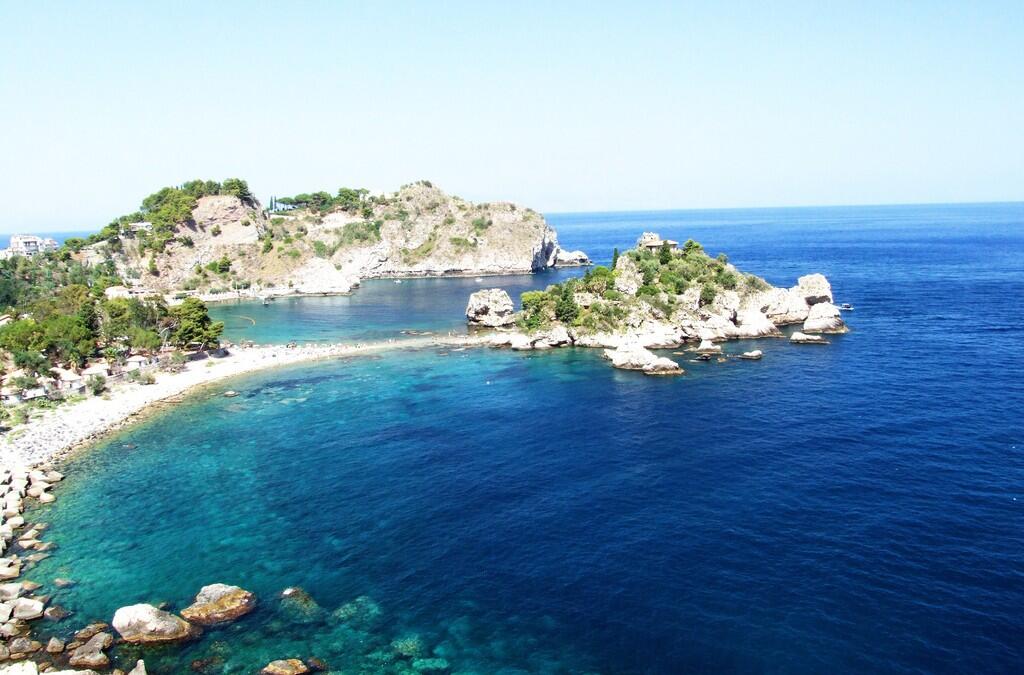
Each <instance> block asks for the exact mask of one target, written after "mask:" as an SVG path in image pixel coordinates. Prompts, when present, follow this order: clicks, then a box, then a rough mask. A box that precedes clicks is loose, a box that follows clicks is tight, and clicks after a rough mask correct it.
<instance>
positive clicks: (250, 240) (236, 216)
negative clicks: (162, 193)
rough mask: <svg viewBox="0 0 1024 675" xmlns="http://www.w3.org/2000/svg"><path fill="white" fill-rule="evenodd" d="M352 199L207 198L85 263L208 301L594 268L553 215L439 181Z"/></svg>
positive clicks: (141, 226)
mask: <svg viewBox="0 0 1024 675" xmlns="http://www.w3.org/2000/svg"><path fill="white" fill-rule="evenodd" d="M351 192H352V194H353V195H354V196H353V197H352V199H351V200H349V201H342V200H337V199H334V200H332V196H331V195H329V194H327V193H318V194H317V195H314V196H315V197H317V199H316V200H314V201H313V202H311V203H307V202H302V205H301V206H300V207H298V208H294V209H292V210H289V211H281V212H275V213H268V212H266V211H264V209H263V208H262V207H261V206H260V204H259V202H258V201H256V199H255V198H254V197H252V196H246V197H244V198H243V197H237V196H232V195H229V194H213V195H208V196H202V197H199V198H198V199H196V200H195V201H194V203H195V206H194V208H193V209H192V211H191V216H190V217H185V218H184V219H183V220H181V221H180V222H177V223H176V224H174V225H173V232H167V231H166V227H167V226H166V224H165V225H164V226H163V228H164V229H163V230H162V231H161V233H160V234H159V236H158V235H157V234H156V231H155V229H154V226H153V225H152V224H151V223H147V222H139V223H133V222H129V223H125V224H123V225H121V226H120V229H119V230H118V231H117V232H115V233H109V232H108V233H107V235H106V236H107V239H106V240H105V241H103V242H100V243H96V244H93V245H90V246H87V247H85V248H84V249H82V250H81V252H80V253H78V257H79V258H80V259H81V260H82V261H83V262H88V263H91V264H100V263H103V262H104V261H105V260H108V259H109V260H111V261H113V262H114V263H115V266H116V267H117V270H118V272H119V274H120V276H121V277H122V278H124V279H125V280H126V282H125V283H127V284H130V285H131V292H135V293H140V294H143V293H146V292H161V293H173V292H196V293H200V294H202V295H204V297H207V298H208V299H215V297H216V296H217V295H230V294H231V293H236V294H238V293H241V294H246V293H248V294H259V295H278V294H291V293H305V294H336V293H347V292H349V291H351V290H352V289H353V288H355V287H356V286H357V285H358V284H359V280H360V279H365V278H378V277H398V276H444V275H484V274H509V273H529V272H536V271H539V270H543V269H546V268H549V267H555V266H574V265H587V264H589V263H590V261H589V259H588V258H587V256H586V254H585V253H583V252H582V251H566V250H564V249H562V248H561V246H560V245H559V243H558V236H557V234H556V233H555V231H554V230H553V229H552V228H551V227H550V226H549V225H548V224H547V222H546V221H545V220H544V217H543V216H542V215H540V214H539V213H537V212H536V211H534V210H532V209H529V208H524V207H521V206H517V205H516V204H511V203H508V202H494V203H486V204H474V203H472V202H468V201H466V200H464V199H461V198H459V197H455V196H452V195H449V194H446V193H445V192H443V191H442V190H440V189H438V188H436V187H434V186H433V185H432V184H430V183H429V182H427V181H421V182H418V183H413V184H410V185H406V186H403V187H402V188H401V189H399V190H398V191H397V192H395V193H392V194H390V195H380V196H377V197H371V196H369V195H367V194H365V191H351ZM319 195H323V196H319ZM307 196H308V195H307ZM150 199H152V197H151V198H150ZM150 199H147V202H148V201H150ZM325 199H326V201H325ZM289 201H290V202H294V200H289ZM186 216H187V212H186ZM145 217H148V214H147V213H146V212H145V211H143V212H140V213H138V214H135V218H137V219H138V220H141V219H143V218H145ZM128 220H132V218H131V217H128ZM172 234H173V236H172ZM239 289H241V290H239Z"/></svg>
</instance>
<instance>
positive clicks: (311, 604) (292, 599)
mask: <svg viewBox="0 0 1024 675" xmlns="http://www.w3.org/2000/svg"><path fill="white" fill-rule="evenodd" d="M280 610H281V613H282V614H284V617H285V618H286V619H288V620H289V621H291V622H292V623H300V624H306V623H317V622H318V621H322V620H323V619H324V616H325V614H326V613H325V612H324V609H323V607H321V606H320V605H318V604H317V602H316V600H314V599H313V596H311V595H310V594H309V593H307V592H306V591H305V590H303V589H301V588H299V587H298V586H292V587H290V588H286V589H284V590H283V591H281V605H280Z"/></svg>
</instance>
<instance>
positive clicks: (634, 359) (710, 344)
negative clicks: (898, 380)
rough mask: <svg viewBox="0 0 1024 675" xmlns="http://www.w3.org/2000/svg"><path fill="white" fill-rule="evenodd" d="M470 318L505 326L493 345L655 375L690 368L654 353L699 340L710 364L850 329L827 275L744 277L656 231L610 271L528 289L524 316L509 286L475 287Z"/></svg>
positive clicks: (694, 246) (814, 341) (493, 337)
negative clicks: (588, 355)
mask: <svg viewBox="0 0 1024 675" xmlns="http://www.w3.org/2000/svg"><path fill="white" fill-rule="evenodd" d="M466 318H467V321H468V323H469V325H470V326H475V327H480V328H490V329H498V331H496V332H494V333H492V334H490V337H489V340H490V342H491V344H492V345H494V346H500V347H510V348H512V349H517V350H530V349H551V348H554V347H568V346H576V347H595V348H602V349H604V350H605V352H604V354H605V357H606V358H608V359H609V360H610V361H611V363H612V365H613V366H614V367H617V368H623V369H630V370H639V371H642V372H644V373H646V374H649V375H672V374H681V373H682V372H683V369H682V367H681V366H679V364H678V363H675V362H674V361H672V360H671V359H668V358H665V357H659V356H657V355H655V354H654V353H653V352H651V351H650V350H651V349H674V348H680V347H682V346H683V345H686V344H696V345H697V346H696V347H695V348H694V349H693V351H694V352H696V353H697V354H700V355H703V356H704V357H705V358H706V357H707V356H709V355H711V354H715V353H720V352H721V348H720V347H718V346H717V345H716V343H719V342H723V341H726V340H734V339H742V338H762V337H781V336H782V331H781V330H780V327H783V326H791V325H800V326H801V328H802V330H801V332H797V333H794V335H793V336H792V339H791V341H792V342H794V343H797V344H827V340H825V338H823V337H822V336H821V334H829V333H845V332H846V331H847V328H846V324H845V323H844V322H843V319H842V317H841V315H840V310H839V308H838V307H837V306H836V305H835V304H833V296H832V287H831V285H830V284H829V281H828V279H826V278H825V277H824V275H821V274H809V275H806V276H802V277H800V278H799V279H798V280H797V283H796V284H795V285H794V286H792V287H790V288H776V287H774V286H771V285H770V284H768V283H767V282H766V281H765V280H764V279H762V278H761V277H758V276H755V275H753V274H744V273H742V272H741V271H740V270H738V269H736V267H735V266H733V265H732V264H731V263H729V261H728V258H727V257H726V256H725V255H724V254H722V255H719V256H717V257H711V256H709V255H708V254H707V253H706V252H705V251H704V249H703V247H702V246H701V245H700V244H698V243H697V242H694V241H692V240H690V241H687V242H686V243H685V244H684V245H682V246H678V245H677V244H676V242H671V241H663V240H662V239H661V238H660V237H659V236H658V235H657V234H655V233H651V232H645V233H644V234H643V235H642V236H641V237H640V239H639V240H638V241H637V245H636V247H635V248H634V249H632V250H630V251H627V252H626V253H624V254H622V255H620V256H617V257H616V259H615V261H614V263H613V267H612V268H607V267H594V268H592V269H590V270H588V271H587V273H586V274H585V275H583V276H582V277H580V278H578V279H572V280H569V281H566V282H564V283H561V284H557V285H553V286H549V287H548V288H547V289H546V290H544V291H532V292H528V293H524V294H523V295H522V298H521V302H520V309H519V311H518V312H517V311H515V305H514V303H513V301H512V298H511V297H510V296H509V295H508V293H506V292H505V291H503V290H502V289H485V290H481V291H477V292H476V293H474V294H473V295H472V296H470V299H469V304H468V306H467V308H466ZM760 357H761V354H760V353H756V354H755V353H754V352H748V353H747V355H746V358H748V359H751V360H756V359H758V358H760Z"/></svg>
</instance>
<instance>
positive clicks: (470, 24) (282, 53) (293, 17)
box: [0, 0, 1024, 232]
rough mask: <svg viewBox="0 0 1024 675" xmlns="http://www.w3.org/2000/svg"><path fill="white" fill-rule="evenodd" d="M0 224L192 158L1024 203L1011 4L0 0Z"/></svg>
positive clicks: (46, 218) (501, 187)
mask: <svg viewBox="0 0 1024 675" xmlns="http://www.w3.org/2000/svg"><path fill="white" fill-rule="evenodd" d="M0 30H2V32H3V35H2V39H0V124H2V129H3V132H2V134H0V185H2V186H3V187H2V194H3V195H4V197H6V198H5V199H4V200H3V201H4V206H3V209H2V211H0V231H7V232H10V231H34V230H40V231H41V230H62V229H63V230H77V229H89V228H93V227H97V226H100V225H103V224H105V223H106V222H108V221H109V220H110V219H111V218H112V217H113V216H115V215H117V214H120V213H123V212H128V211H131V210H133V209H134V208H135V207H136V206H137V204H138V202H139V201H140V200H141V198H142V197H143V196H145V195H146V194H148V193H149V192H152V191H154V190H155V189H157V188H159V187H161V186H163V185H169V184H176V183H180V182H182V181H184V180H187V179H190V178H199V177H202V178H216V179H222V178H224V177H228V176H239V177H243V178H246V179H248V181H249V183H250V185H251V186H252V187H253V188H254V190H255V191H256V193H257V194H258V195H259V196H260V198H262V199H266V198H267V197H269V196H270V195H271V194H276V195H279V196H282V195H288V194H294V193H296V192H301V191H309V190H316V189H327V190H332V191H333V190H336V189H337V188H338V187H340V186H342V185H345V186H363V187H368V188H370V189H372V190H374V191H383V190H392V189H395V188H397V187H398V186H399V185H400V184H402V183H405V182H409V181H412V180H416V179H420V178H429V179H431V180H433V181H434V182H435V183H437V184H439V185H440V186H441V187H443V188H445V189H447V190H448V191H451V192H455V193H458V194H461V195H463V196H465V197H467V198H470V199H475V200H497V199H510V200H515V201H518V202H521V203H523V204H526V205H529V206H533V207H535V208H537V209H540V210H544V211H567V210H605V209H615V210H622V209H656V208H690V207H694V208H700V207H742V206H772V205H805V204H858V203H893V202H947V201H948V202H953V201H1002V200H1021V199H1024V2H1021V1H1020V0H1016V1H1014V2H1004V3H1001V2H962V3H952V2H940V1H938V0H936V1H934V2H920V3H914V2H878V3H873V2H850V3H821V2H807V3H763V2H751V3H743V2H730V3H717V2H707V3H702V4H696V3H694V4H690V3H683V2H674V3H655V2H649V3H644V2H638V3H626V2H615V3H602V2H596V1H591V2H555V3H553V2H535V3H534V2H514V3H509V2H506V3H498V2H494V3H491V2H481V1H480V0H476V1H471V2H445V3H441V2H437V3H428V2H408V3H405V2H398V1H389V2H380V3H371V2H366V3H350V2H340V1H337V2H288V3H285V2H281V3H259V4H257V3H241V2H237V3H236V2H227V1H221V2H215V3H207V2H203V3H199V2H196V3H186V2H164V3H151V2H125V3H109V2H42V3H37V2H21V1H14V0H0Z"/></svg>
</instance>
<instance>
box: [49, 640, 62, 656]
mask: <svg viewBox="0 0 1024 675" xmlns="http://www.w3.org/2000/svg"><path fill="white" fill-rule="evenodd" d="M62 651H64V641H63V640H60V639H59V638H55V637H52V638H50V641H49V642H47V643H46V652H47V653H48V654H60V653H61V652H62Z"/></svg>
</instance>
